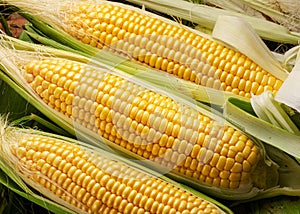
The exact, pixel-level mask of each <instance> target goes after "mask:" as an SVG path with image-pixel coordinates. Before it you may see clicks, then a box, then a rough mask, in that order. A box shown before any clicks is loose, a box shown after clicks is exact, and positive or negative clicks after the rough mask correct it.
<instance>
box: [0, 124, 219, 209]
mask: <svg viewBox="0 0 300 214" xmlns="http://www.w3.org/2000/svg"><path fill="white" fill-rule="evenodd" d="M1 122H3V121H1ZM1 125H2V127H1V138H0V156H1V158H3V159H4V160H5V161H6V164H8V165H9V166H10V167H12V168H13V170H14V171H15V172H16V173H17V174H18V175H19V176H20V177H21V178H22V179H23V180H24V181H25V183H27V184H29V185H30V186H32V187H33V188H35V189H36V190H38V191H39V192H41V193H42V194H44V195H45V196H46V197H48V198H50V199H52V200H54V201H55V202H57V203H59V204H62V205H63V206H66V207H68V208H69V209H71V210H73V211H75V212H78V213H101V214H103V213H224V212H223V211H222V210H221V209H220V208H219V207H217V206H216V205H215V204H213V203H212V202H210V201H208V200H207V199H202V198H201V197H200V196H197V195H195V194H193V193H191V192H189V191H188V190H186V189H183V188H181V187H178V186H175V185H174V184H172V183H169V182H167V181H165V180H162V179H160V178H158V177H156V176H154V175H150V174H148V173H147V172H143V171H141V170H140V169H138V168H135V167H133V166H131V165H128V164H126V163H124V162H121V161H120V160H117V159H113V158H112V157H111V156H110V157H108V155H109V154H105V152H104V151H102V153H101V155H100V151H99V150H98V151H95V150H96V149H94V150H92V149H91V148H88V147H85V146H83V145H78V144H75V143H74V142H73V143H71V142H69V141H67V140H66V139H62V138H57V137H58V136H56V137H55V136H47V135H46V134H45V133H33V132H32V131H29V130H22V129H18V130H17V129H14V128H12V127H4V126H3V124H1Z"/></svg>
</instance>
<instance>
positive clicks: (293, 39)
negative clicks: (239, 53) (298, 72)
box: [127, 0, 300, 44]
mask: <svg viewBox="0 0 300 214" xmlns="http://www.w3.org/2000/svg"><path fill="white" fill-rule="evenodd" d="M127 1H129V2H132V3H135V4H138V5H144V6H145V7H146V8H150V9H153V10H156V11H159V12H162V13H166V14H168V15H171V16H176V17H180V18H182V19H185V20H189V21H191V22H193V23H196V24H199V25H201V26H204V27H205V28H208V29H211V30H212V29H213V28H214V25H215V22H216V21H217V19H218V17H219V16H220V15H227V16H235V17H240V18H242V19H244V20H245V21H246V22H248V23H249V24H250V25H251V26H252V27H253V28H254V29H255V31H256V32H257V33H258V34H259V35H260V37H261V38H263V39H266V40H269V41H275V42H280V43H290V44H298V41H299V38H300V35H298V34H297V33H295V32H291V31H289V30H288V29H287V28H285V27H283V26H281V25H279V24H276V23H274V22H271V21H267V20H264V19H261V18H257V17H253V16H248V15H245V14H242V13H239V12H234V11H227V10H223V9H220V8H215V7H211V6H207V5H202V4H194V3H191V2H187V1H184V0H179V1H176V3H174V2H173V1H170V0H127Z"/></svg>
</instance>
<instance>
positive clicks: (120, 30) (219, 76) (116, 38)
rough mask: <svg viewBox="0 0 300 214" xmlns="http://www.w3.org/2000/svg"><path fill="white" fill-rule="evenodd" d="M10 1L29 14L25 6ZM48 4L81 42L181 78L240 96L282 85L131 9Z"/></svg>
mask: <svg viewBox="0 0 300 214" xmlns="http://www.w3.org/2000/svg"><path fill="white" fill-rule="evenodd" d="M8 2H10V1H8ZM47 2H48V1H47ZM10 3H11V4H15V5H16V6H20V7H21V8H22V7H25V9H24V10H25V11H26V10H27V11H29V12H30V8H26V3H24V4H23V3H19V2H18V1H11V2H10ZM24 5H25V6H24ZM45 5H47V3H44V6H45ZM52 6H53V7H57V8H58V10H60V12H61V14H63V17H60V15H59V14H57V13H56V11H57V10H55V12H54V13H51V15H50V20H51V18H53V19H56V21H57V20H59V22H55V20H54V23H55V24H56V25H58V24H59V23H60V22H61V23H63V24H61V25H60V26H61V27H62V29H64V30H65V31H66V32H67V33H69V34H70V35H72V36H74V37H75V38H77V39H78V40H80V41H82V42H83V43H85V44H89V45H90V46H92V47H97V48H100V49H104V50H109V51H113V52H114V53H116V54H121V55H125V56H129V57H130V58H133V59H135V60H137V61H140V62H142V63H144V64H147V65H148V66H150V67H153V68H155V69H158V70H161V71H165V72H168V73H171V74H172V75H175V76H177V77H179V78H182V79H184V80H187V81H191V82H193V83H196V84H200V85H204V86H206V87H211V88H215V89H218V90H223V91H229V92H232V93H234V94H237V95H241V96H245V97H250V96H251V94H260V93H262V92H263V91H266V90H271V91H272V92H273V93H276V91H277V90H278V89H279V87H280V86H281V84H282V79H279V78H278V77H275V76H274V75H273V74H270V73H269V72H268V71H266V70H264V69H262V68H261V67H260V66H259V65H258V64H256V63H255V62H253V61H252V60H251V59H249V58H248V57H246V56H245V55H243V54H241V53H240V52H238V51H234V50H232V49H230V48H227V47H225V46H224V45H222V44H220V43H217V42H215V41H213V40H211V39H209V38H206V37H205V36H202V35H200V34H198V33H196V32H195V31H192V30H190V29H187V28H185V27H183V26H180V25H178V24H176V23H173V22H170V21H166V20H165V19H161V18H158V17H157V16H154V15H152V14H150V13H145V12H143V11H141V10H137V9H136V8H132V7H126V6H124V5H122V4H114V3H111V2H98V3H95V4H93V3H87V2H84V3H79V2H78V3H75V4H66V5H64V6H60V5H59V4H57V5H56V4H54V5H52ZM41 8H42V7H41ZM34 10H39V7H37V8H35V9H34ZM127 18H128V20H127ZM41 19H42V20H43V17H41ZM47 20H48V19H47Z"/></svg>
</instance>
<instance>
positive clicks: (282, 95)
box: [275, 52, 300, 112]
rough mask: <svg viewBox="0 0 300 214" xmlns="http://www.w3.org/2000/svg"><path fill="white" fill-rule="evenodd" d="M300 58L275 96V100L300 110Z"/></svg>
mask: <svg viewBox="0 0 300 214" xmlns="http://www.w3.org/2000/svg"><path fill="white" fill-rule="evenodd" d="M299 53H300V52H299ZM299 59H300V58H298V59H297V62H296V65H295V67H294V68H293V70H292V72H291V73H290V74H289V77H288V78H287V79H286V81H285V82H284V83H283V84H282V86H281V88H280V90H279V91H278V92H277V94H276V96H275V100H276V101H278V102H280V103H284V104H285V105H287V106H289V107H291V108H293V109H295V110H297V111H298V112H300V97H299V90H300V86H299V74H300V60H299Z"/></svg>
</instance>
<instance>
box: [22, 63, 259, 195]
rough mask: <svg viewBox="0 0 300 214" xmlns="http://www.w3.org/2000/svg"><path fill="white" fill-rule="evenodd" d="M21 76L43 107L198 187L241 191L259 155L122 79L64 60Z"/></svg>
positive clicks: (250, 145) (218, 127)
mask: <svg viewBox="0 0 300 214" xmlns="http://www.w3.org/2000/svg"><path fill="white" fill-rule="evenodd" d="M24 68H25V79H26V80H27V81H28V82H29V83H30V85H31V87H32V88H33V90H35V91H36V93H37V94H38V95H39V96H40V97H41V98H42V99H43V100H44V102H46V103H47V104H48V105H49V106H51V107H52V108H54V109H56V110H57V111H58V112H61V113H63V114H65V115H66V116H68V117H69V118H72V119H73V120H74V121H75V122H77V123H79V124H81V125H83V126H85V127H87V128H88V129H90V130H93V131H94V132H97V133H98V134H99V135H101V136H103V137H104V138H106V139H108V140H110V141H111V142H113V143H115V144H118V145H119V146H121V147H123V148H125V149H127V150H128V151H131V152H133V153H135V154H137V155H139V156H141V157H144V158H146V159H149V160H152V161H154V162H156V163H159V164H161V165H162V166H164V167H168V168H170V169H172V170H174V171H175V172H177V173H180V174H181V175H185V176H187V177H189V178H190V179H191V180H196V181H197V182H199V183H200V184H203V185H213V186H216V187H220V188H224V189H239V188H242V189H247V188H251V187H252V186H253V185H260V184H254V183H255V178H253V177H252V173H253V171H254V170H255V168H256V166H257V164H258V162H259V161H260V160H261V158H262V155H261V151H260V148H259V147H258V146H256V145H255V144H254V142H253V141H252V140H251V139H249V138H248V137H247V136H245V135H244V134H243V133H241V132H240V131H238V130H236V129H234V128H232V127H230V126H227V125H223V124H222V123H221V122H220V121H216V120H214V119H212V118H210V117H209V116H206V115H204V114H202V113H200V112H198V111H196V110H194V109H192V108H190V107H188V106H186V105H184V104H181V103H179V102H177V101H176V100H174V99H171V98H170V97H167V96H164V95H162V94H159V93H156V92H154V91H153V90H150V89H147V88H145V87H142V86H140V85H138V84H136V83H133V82H131V81H130V80H127V79H125V78H122V77H120V76H116V75H113V74H110V73H107V72H105V70H104V69H102V70H101V69H97V70H95V68H93V67H90V66H87V65H86V64H80V63H77V62H74V61H68V60H62V59H47V60H40V61H32V62H31V63H28V64H27V65H26V66H25V67H24Z"/></svg>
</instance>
